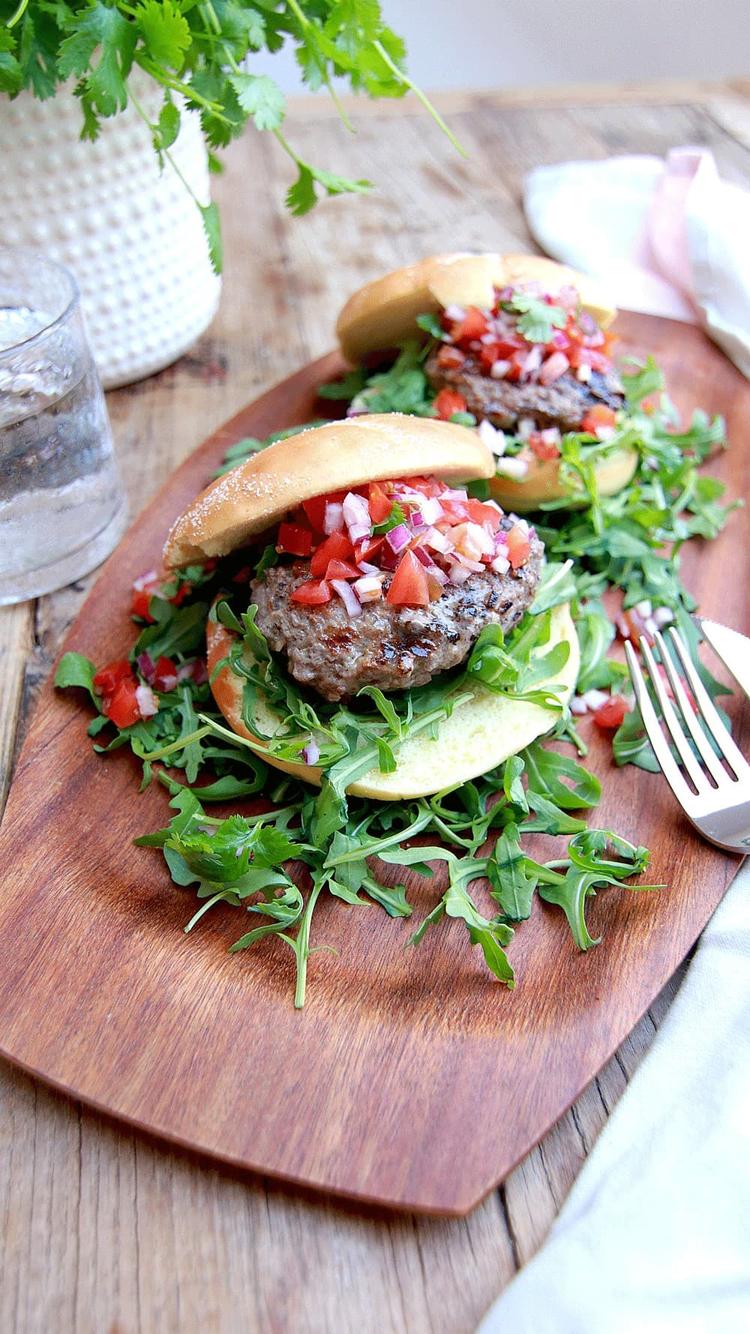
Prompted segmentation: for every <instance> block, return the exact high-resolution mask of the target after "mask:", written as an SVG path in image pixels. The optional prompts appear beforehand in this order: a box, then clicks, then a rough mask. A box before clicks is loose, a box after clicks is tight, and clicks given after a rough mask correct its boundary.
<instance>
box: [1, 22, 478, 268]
mask: <svg viewBox="0 0 750 1334" xmlns="http://www.w3.org/2000/svg"><path fill="white" fill-rule="evenodd" d="M285 43H290V44H291V45H292V46H294V48H295V55H296V59H297V63H298V65H299V67H300V70H301V72H302V78H303V80H304V82H305V83H306V85H307V87H308V88H310V89H311V91H315V90H317V89H319V88H323V87H324V88H326V89H327V90H328V92H329V93H330V95H331V97H332V98H333V100H334V102H335V104H336V106H337V108H338V110H339V114H340V116H341V119H342V121H343V123H344V125H345V126H346V127H347V129H351V128H352V127H351V124H350V122H349V120H348V117H347V115H346V112H345V111H344V108H343V107H342V105H341V103H340V101H339V99H338V96H337V94H336V90H335V87H334V82H333V81H334V80H335V79H343V80H345V81H346V82H347V83H348V85H349V87H350V88H351V89H352V90H353V91H354V92H357V93H365V94H366V95H368V96H369V97H402V96H403V95H404V93H406V92H407V91H409V90H411V91H412V92H414V93H416V95H417V96H418V97H419V98H420V100H421V101H422V103H423V104H424V106H425V107H426V108H427V110H428V111H429V112H430V114H431V115H432V116H433V118H434V119H435V121H436V122H437V123H438V125H439V126H440V127H441V129H442V130H443V131H444V132H445V133H446V134H447V135H448V137H449V138H450V139H451V141H452V142H453V143H454V144H456V140H455V139H454V137H453V135H452V134H451V132H450V130H449V129H448V127H447V126H446V125H445V123H444V122H443V120H442V119H441V117H440V116H439V115H438V113H437V111H436V110H435V109H434V107H432V106H431V104H430V103H429V102H428V100H427V98H426V97H425V95H424V94H423V93H422V92H421V91H420V90H419V89H418V88H416V87H415V85H414V84H413V83H412V81H411V79H410V78H409V76H408V75H407V73H406V71H405V64H404V62H405V59H406V48H405V46H404V43H403V41H402V40H401V38H400V37H399V36H397V34H396V33H395V32H393V31H392V30H391V28H389V27H388V26H387V25H386V24H385V23H384V21H383V17H382V14H381V12H380V4H379V0H0V92H4V93H7V94H9V95H10V96H11V97H14V96H16V95H17V94H18V93H19V92H20V91H21V90H22V89H28V90H29V91H30V92H31V93H33V95H34V96H35V97H38V98H40V99H44V98H48V97H53V96H54V95H55V93H56V92H57V90H58V88H59V87H60V86H61V85H62V84H64V83H66V82H67V81H68V80H73V81H74V91H75V94H76V96H77V97H78V98H79V99H80V103H81V115H82V131H81V136H82V138H84V139H91V140H95V139H96V138H97V136H98V135H99V132H100V128H101V122H102V120H103V119H104V118H106V117H109V116H115V115H117V114H118V112H121V111H124V109H125V108H126V107H127V106H128V105H129V104H130V105H132V106H134V107H135V109H136V110H137V111H138V112H139V113H140V115H141V116H142V117H143V118H144V119H145V120H146V121H147V123H148V125H149V129H150V132H151V137H152V140H153V144H154V149H155V151H156V153H157V154H158V156H159V159H160V161H166V162H167V163H169V164H170V166H171V167H172V168H173V169H174V170H175V171H177V167H176V165H175V163H174V160H173V158H172V155H171V152H170V149H171V147H172V145H173V144H174V142H175V140H176V138H177V135H178V134H179V131H180V119H181V114H182V107H183V105H186V106H188V107H190V108H192V109H194V110H195V111H197V112H198V113H199V114H200V118H201V125H202V128H203V134H204V137H205V140H206V143H207V146H208V148H209V165H210V166H211V168H212V169H213V170H215V171H217V170H220V163H219V160H218V158H217V156H216V152H217V150H219V149H222V148H225V147H226V145H227V144H228V143H230V141H231V140H232V139H235V138H236V137H237V136H238V135H240V134H241V133H242V132H243V130H244V129H245V126H246V125H247V123H248V121H250V120H252V122H253V124H254V125H255V127H256V129H258V130H268V131H270V133H271V134H273V135H274V136H275V138H276V140H277V142H278V144H279V145H280V147H281V148H282V149H283V151H284V152H285V153H287V154H288V156H289V157H290V158H291V159H292V161H293V163H294V165H295V167H296V170H297V176H296V179H295V181H294V183H293V184H292V185H291V187H290V189H289V191H288V194H287V201H286V202H287V205H288V207H289V209H290V211H291V212H292V213H293V214H295V215H300V214H303V213H307V212H308V211H309V210H310V209H311V208H312V207H313V205H314V204H315V202H316V199H317V198H318V197H319V195H321V194H323V195H339V194H344V193H347V192H357V191H362V190H367V189H369V188H370V185H371V183H370V182H369V181H367V180H361V179H360V180H351V179H349V178H348V177H346V176H341V175H338V174H336V173H335V172H332V171H328V170H324V169H323V168H321V167H317V166H315V165H314V164H313V163H311V162H308V161H306V160H305V159H304V158H303V157H302V156H301V155H300V154H299V153H298V152H297V150H296V149H295V148H294V147H293V145H292V144H291V143H290V142H289V140H288V139H287V137H286V135H285V133H284V128H283V127H284V114H285V99H284V94H283V92H282V90H281V88H280V87H279V85H278V84H277V83H276V82H275V80H274V79H272V78H269V77H268V75H265V74H254V73H253V71H252V56H253V54H254V53H255V52H256V51H260V50H263V49H265V50H268V51H270V52H272V53H273V52H276V51H279V50H280V49H281V47H282V46H283V45H284V44H285ZM136 69H139V70H141V71H142V72H143V73H144V74H145V75H147V76H148V77H149V78H150V79H152V80H153V81H154V83H156V84H157V85H158V87H159V88H160V89H161V90H162V91H163V102H162V105H161V110H160V112H159V115H158V117H157V118H156V120H155V121H153V122H152V121H151V120H150V119H149V117H148V116H147V115H146V112H145V110H144V109H143V107H142V106H141V104H140V102H139V100H138V98H137V96H136V94H135V93H134V90H133V84H132V80H131V75H132V73H133V71H134V70H136ZM456 147H458V145H457V144H456ZM178 174H179V173H178ZM183 183H184V182H183ZM186 188H188V187H187V186H186ZM195 202H196V204H197V206H198V208H199V209H200V212H201V216H202V218H203V225H204V228H205V231H206V236H207V239H208V244H209V250H210V254H211V260H212V263H213V265H214V267H215V268H216V269H217V270H220V268H221V234H220V226H219V216H218V211H217V208H216V205H215V204H208V205H203V204H201V203H200V202H199V201H198V200H196V201H195Z"/></svg>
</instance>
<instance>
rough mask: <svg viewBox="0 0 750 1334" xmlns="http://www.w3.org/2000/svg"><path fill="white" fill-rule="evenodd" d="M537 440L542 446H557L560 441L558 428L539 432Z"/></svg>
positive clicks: (549, 428) (549, 427) (552, 427)
mask: <svg viewBox="0 0 750 1334" xmlns="http://www.w3.org/2000/svg"><path fill="white" fill-rule="evenodd" d="M539 438H540V440H541V441H542V444H543V445H559V444H560V442H561V440H562V436H561V434H560V428H559V426H547V427H545V429H544V430H543V431H540V432H539Z"/></svg>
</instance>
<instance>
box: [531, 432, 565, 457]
mask: <svg viewBox="0 0 750 1334" xmlns="http://www.w3.org/2000/svg"><path fill="white" fill-rule="evenodd" d="M528 444H529V449H530V450H531V452H532V454H536V457H537V458H538V459H559V457H560V447H559V445H555V444H553V443H552V441H547V440H544V439H543V437H542V433H541V431H532V432H531V435H530V436H529V440H528Z"/></svg>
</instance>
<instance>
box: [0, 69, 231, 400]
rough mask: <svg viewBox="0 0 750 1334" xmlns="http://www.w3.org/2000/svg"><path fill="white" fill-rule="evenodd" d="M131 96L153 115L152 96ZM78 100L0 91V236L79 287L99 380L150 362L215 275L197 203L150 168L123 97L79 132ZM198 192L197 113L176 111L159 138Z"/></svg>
mask: <svg viewBox="0 0 750 1334" xmlns="http://www.w3.org/2000/svg"><path fill="white" fill-rule="evenodd" d="M138 97H139V101H140V102H141V104H142V105H144V106H145V108H146V110H147V112H148V114H149V115H150V116H152V117H153V118H156V116H158V110H159V105H160V101H161V99H160V96H159V93H158V90H157V89H156V88H155V87H154V86H153V85H148V84H146V81H145V79H144V80H143V81H142V82H139V83H138ZM80 132H81V108H80V104H79V103H78V101H77V99H76V98H75V97H74V96H73V95H72V93H71V92H69V91H67V89H61V90H60V91H59V92H58V93H57V95H56V96H55V97H52V98H50V99H49V100H48V101H46V102H39V101H37V100H36V99H35V98H33V97H32V96H31V95H30V94H29V93H21V94H20V95H19V96H18V97H17V98H16V99H15V101H13V102H11V101H9V99H8V98H7V97H5V96H2V95H0V145H1V146H2V147H1V149H0V157H1V160H2V168H1V169H0V244H2V245H23V246H30V247H33V248H34V249H37V250H41V251H44V253H45V254H46V255H49V256H50V257H51V258H53V259H56V260H58V261H59V262H60V263H62V264H65V265H66V266H67V267H68V268H69V269H71V270H72V272H73V273H74V274H75V277H76V279H77V281H78V284H79V287H80V289H81V296H82V302H83V310H84V313H85V316H86V327H87V329H88V334H89V339H90V342H91V345H92V348H93V352H94V358H95V361H96V364H97V367H98V370H99V374H100V376H101V379H102V382H103V384H104V386H105V388H112V387H113V386H115V385H121V384H127V383H129V382H130V381H131V380H138V379H140V378H141V377H142V376H144V375H149V374H151V373H152V372H153V371H157V370H161V368H162V367H163V366H168V365H169V363H170V362H172V361H174V360H175V359H176V358H177V357H179V356H180V355H181V354H182V353H183V352H184V351H185V349H186V348H188V347H189V346H190V344H191V343H192V342H194V340H195V339H196V338H197V337H198V336H199V334H201V333H202V332H203V330H204V329H205V328H206V326H207V325H208V324H209V322H210V321H211V319H212V318H213V315H214V313H215V311H216V306H217V304H218V300H219V290H220V281H219V279H218V277H217V276H216V274H214V273H213V271H212V269H211V264H210V261H209V258H208V251H207V247H206V239H205V236H204V233H203V227H202V224H201V219H200V214H199V213H198V209H197V208H196V206H195V204H194V203H193V201H192V199H191V198H190V196H189V195H188V193H187V191H186V190H185V187H184V186H183V184H182V183H181V181H180V180H179V179H178V177H177V174H176V173H175V172H174V171H173V170H172V169H171V167H170V166H169V165H168V164H167V165H165V167H164V170H163V171H162V170H160V168H159V164H158V162H157V159H156V154H155V153H154V150H153V147H152V145H151V138H150V134H149V131H148V128H147V126H146V125H145V124H144V122H143V121H142V120H141V118H140V116H139V115H138V113H137V112H136V111H135V110H134V108H133V107H132V106H129V107H128V109H127V110H126V111H125V112H123V113H121V114H120V115H117V116H115V117H114V118H112V119H110V120H105V121H104V122H103V123H102V132H101V135H100V137H99V139H97V141H96V142H95V143H88V142H83V141H82V140H81V139H80ZM171 152H172V155H173V157H174V159H175V162H176V163H177V165H178V167H179V169H180V171H181V172H182V174H183V175H184V177H185V178H186V180H187V181H188V182H189V183H190V186H191V188H192V189H193V190H194V191H195V194H196V195H197V196H198V198H199V199H200V200H201V202H203V203H206V202H208V199H209V177H208V167H207V162H206V151H205V146H204V143H203V139H202V136H201V132H200V123H199V121H198V117H197V116H196V115H195V113H193V112H186V111H184V110H183V113H182V129H181V132H180V136H179V138H178V140H177V142H176V143H175V144H174V146H173V148H172V149H171Z"/></svg>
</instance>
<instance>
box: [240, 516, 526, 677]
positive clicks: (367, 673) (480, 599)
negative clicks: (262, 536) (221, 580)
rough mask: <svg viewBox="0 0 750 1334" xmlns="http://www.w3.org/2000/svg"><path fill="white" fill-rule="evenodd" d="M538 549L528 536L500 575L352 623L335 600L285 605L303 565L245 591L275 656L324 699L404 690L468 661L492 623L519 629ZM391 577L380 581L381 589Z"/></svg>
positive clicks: (478, 577) (369, 611)
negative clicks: (511, 566)
mask: <svg viewBox="0 0 750 1334" xmlns="http://www.w3.org/2000/svg"><path fill="white" fill-rule="evenodd" d="M543 556H544V548H543V546H542V543H541V542H540V541H539V538H538V537H537V536H536V534H534V533H532V537H531V552H530V555H529V558H528V560H527V561H526V563H525V564H524V565H523V566H522V567H521V568H520V569H519V570H516V571H515V572H514V573H513V572H510V571H509V572H508V573H507V574H504V575H500V574H495V573H494V572H493V571H490V570H488V571H486V572H483V573H481V574H472V575H471V576H470V577H469V578H468V579H467V580H466V582H465V583H464V584H448V585H447V586H446V588H445V591H444V593H443V595H442V597H440V598H439V599H437V601H435V602H432V603H430V605H429V607H419V608H410V607H394V606H391V605H390V604H389V603H387V602H386V601H385V600H384V599H381V600H380V601H378V602H371V603H367V604H365V605H364V606H363V608H362V615H361V616H357V617H356V618H354V619H352V618H350V617H349V615H348V613H347V611H346V608H345V606H344V604H343V602H342V601H341V599H340V598H338V597H333V598H332V599H331V601H330V602H327V603H324V604H323V605H322V606H320V607H305V606H301V605H300V604H298V603H294V602H291V601H290V595H291V593H292V591H293V589H294V588H296V587H297V586H298V585H299V584H301V583H303V582H304V581H305V580H306V579H309V578H310V563H309V561H301V560H298V561H295V562H294V564H293V565H277V566H274V567H273V568H272V569H270V570H267V571H266V573H265V577H264V578H263V579H262V580H258V579H254V580H253V581H252V583H251V585H250V591H251V597H252V601H253V602H255V603H257V606H258V614H257V624H258V626H259V628H260V629H261V630H262V631H263V634H264V635H265V636H266V639H267V640H268V643H269V647H270V648H271V649H272V650H273V651H274V652H275V653H283V654H285V656H286V659H287V664H288V668H289V671H290V673H291V675H292V676H293V677H294V678H295V680H297V681H299V682H300V684H301V685H305V686H310V687H311V688H312V689H314V690H317V691H318V693H319V694H320V695H322V696H323V697H324V698H325V699H328V700H331V701H336V700H341V699H345V698H347V697H349V696H351V695H354V694H356V692H357V691H358V690H359V689H361V687H362V686H364V685H377V686H380V688H381V689H382V690H406V689H408V688H410V687H411V686H420V685H426V684H427V682H428V681H430V680H431V679H432V677H433V676H436V675H437V674H438V673H439V672H444V671H448V670H449V669H450V668H452V667H458V666H459V665H460V664H461V663H462V662H463V661H464V660H465V658H467V657H468V655H469V652H470V651H471V649H472V647H473V645H474V643H475V641H476V639H477V636H478V635H479V632H480V630H482V628H483V627H484V626H485V625H488V624H489V623H490V622H499V624H500V625H501V626H502V627H503V630H504V631H505V632H506V633H507V632H508V631H510V630H512V629H513V627H514V626H515V625H517V624H518V622H519V621H520V619H521V617H522V616H523V614H524V612H525V611H527V610H528V608H529V606H530V605H531V602H532V601H533V598H534V594H535V592H536V589H537V586H538V584H539V577H540V574H541V567H542V560H543ZM389 583H390V577H387V578H386V580H385V585H384V588H385V590H387V588H388V585H389Z"/></svg>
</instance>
